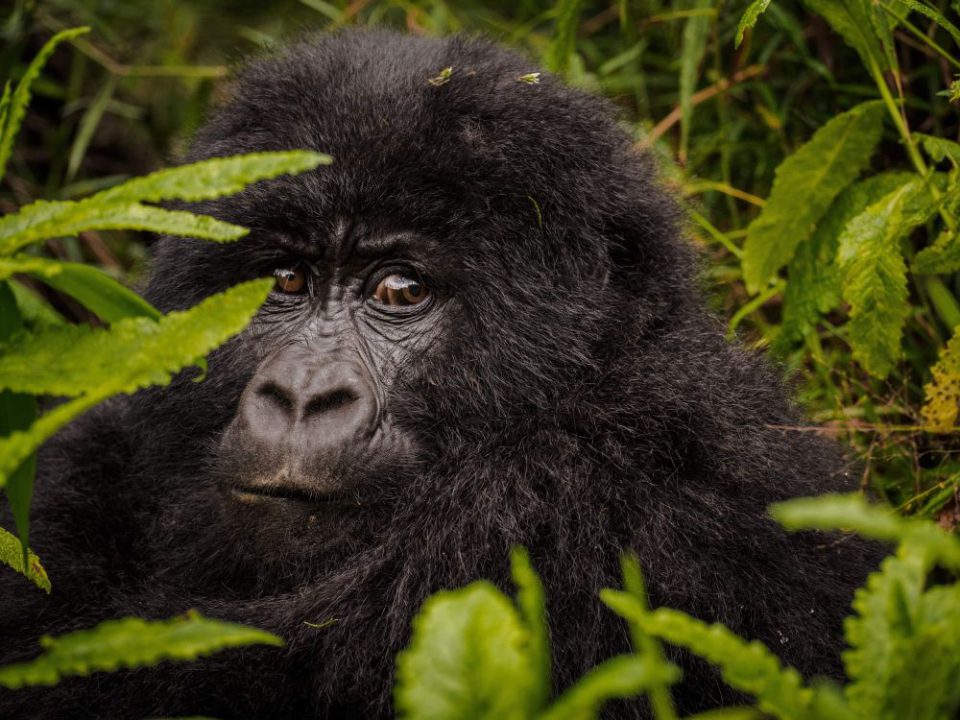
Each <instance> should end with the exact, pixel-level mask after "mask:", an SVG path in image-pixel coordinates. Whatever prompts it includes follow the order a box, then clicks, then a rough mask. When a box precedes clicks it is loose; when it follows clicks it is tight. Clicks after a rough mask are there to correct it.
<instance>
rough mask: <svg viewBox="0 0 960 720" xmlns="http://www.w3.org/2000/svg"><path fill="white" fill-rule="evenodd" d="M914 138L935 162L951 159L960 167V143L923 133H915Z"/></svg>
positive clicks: (955, 165)
mask: <svg viewBox="0 0 960 720" xmlns="http://www.w3.org/2000/svg"><path fill="white" fill-rule="evenodd" d="M913 138H914V140H917V141H918V142H919V143H920V146H921V147H922V148H923V149H924V150H925V151H926V153H927V155H929V156H930V159H931V160H933V161H934V162H943V161H944V160H949V161H950V162H951V163H952V164H953V166H954V167H960V143H957V142H954V141H953V140H947V139H946V138H941V137H936V136H934V135H924V134H923V133H913Z"/></svg>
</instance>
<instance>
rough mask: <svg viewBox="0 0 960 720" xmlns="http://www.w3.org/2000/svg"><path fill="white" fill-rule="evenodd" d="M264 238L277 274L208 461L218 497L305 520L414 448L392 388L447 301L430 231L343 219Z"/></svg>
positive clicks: (352, 497) (334, 505)
mask: <svg viewBox="0 0 960 720" xmlns="http://www.w3.org/2000/svg"><path fill="white" fill-rule="evenodd" d="M274 247H275V248H276V250H277V253H276V254H275V259H274V264H275V266H274V267H273V268H272V271H273V274H274V276H275V277H276V283H275V286H274V289H273V291H272V292H271V294H270V297H269V298H268V300H267V302H266V304H265V305H264V307H263V308H262V310H261V312H260V313H259V315H258V317H257V319H256V320H255V321H254V323H253V325H252V326H251V331H250V339H249V340H248V342H251V343H254V344H255V346H256V349H257V350H259V352H258V353H257V354H258V355H260V356H262V357H264V359H263V360H262V362H260V364H259V366H258V367H257V369H256V372H255V373H254V375H253V377H252V379H251V380H250V382H249V383H248V384H247V386H246V388H245V389H244V391H243V394H242V396H241V398H240V402H239V405H238V408H237V413H236V416H235V417H234V419H233V420H232V422H231V423H230V425H229V427H228V428H227V430H226V432H225V433H224V435H223V438H222V440H221V442H220V444H219V447H218V449H217V457H218V460H217V465H218V467H219V468H220V473H219V475H220V477H221V483H220V485H221V489H222V491H223V493H224V495H225V498H226V501H227V503H239V504H241V505H244V506H247V507H251V508H259V509H261V510H263V511H266V512H268V513H270V512H272V513H278V514H282V515H284V516H285V517H287V518H288V519H289V518H290V517H296V516H300V515H303V514H304V513H305V514H307V516H308V518H309V519H310V521H311V522H314V523H315V522H317V518H318V517H323V516H324V514H337V515H342V513H343V512H344V510H345V509H350V508H358V507H362V506H363V505H364V502H365V500H370V499H371V495H372V493H373V492H374V486H375V487H376V490H377V491H381V492H382V490H383V488H384V486H385V483H383V482H375V481H376V480H377V479H378V478H379V477H380V476H387V477H389V476H391V475H395V474H396V468H397V467H398V466H399V467H403V466H405V465H409V464H410V463H411V462H412V461H413V459H414V458H415V457H416V456H417V452H416V448H415V443H414V440H413V438H412V437H411V435H410V434H409V433H407V432H405V431H404V430H403V429H402V428H401V427H400V426H399V425H398V424H397V422H396V419H395V412H394V409H393V408H392V407H391V390H393V389H394V388H396V386H397V385H398V383H399V382H400V380H401V378H402V374H403V371H404V368H405V367H407V366H408V365H409V363H410V362H411V359H413V358H416V357H419V356H423V355H424V354H426V353H428V352H429V350H430V347H431V346H432V345H433V344H434V343H435V342H436V341H437V340H438V338H439V337H440V335H441V333H442V328H443V326H444V321H445V318H446V317H447V316H448V315H449V310H450V307H451V304H452V303H454V302H455V301H454V300H453V296H452V294H451V292H450V290H449V288H448V287H446V286H445V285H444V283H443V282H442V275H443V273H442V269H441V268H440V267H438V266H437V263H436V260H435V258H436V253H432V252H431V243H430V242H429V241H428V240H427V239H425V238H423V237H419V236H417V235H416V234H414V233H403V232H382V231H377V232H371V231H369V230H367V229H365V228H364V227H363V226H362V225H360V224H356V223H349V222H341V223H338V224H337V225H336V226H335V229H334V231H333V232H332V233H331V234H330V235H329V236H328V237H327V238H324V239H321V240H320V241H319V242H317V241H310V242H304V241H302V240H298V239H294V238H290V237H282V238H279V239H278V240H277V242H276V243H275V245H274ZM262 262H264V263H267V262H269V260H268V259H267V258H264V259H263V260H262ZM251 349H253V348H251ZM387 484H388V483H387Z"/></svg>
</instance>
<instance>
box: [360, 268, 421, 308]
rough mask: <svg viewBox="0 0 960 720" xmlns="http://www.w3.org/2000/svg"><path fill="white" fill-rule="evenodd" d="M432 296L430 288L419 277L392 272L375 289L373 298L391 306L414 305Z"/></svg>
mask: <svg viewBox="0 0 960 720" xmlns="http://www.w3.org/2000/svg"><path fill="white" fill-rule="evenodd" d="M429 297H430V290H429V289H428V288H427V286H426V285H424V284H423V282H422V281H421V280H420V279H419V278H415V277H410V276H409V275H401V274H400V273H391V274H390V275H387V276H386V277H385V278H384V279H383V280H381V281H380V282H379V283H378V284H377V287H376V289H375V290H374V291H373V299H374V300H376V301H377V302H378V303H380V304H381V305H387V306H390V307H413V306H414V305H420V304H421V303H423V302H424V301H425V300H426V299H427V298H429Z"/></svg>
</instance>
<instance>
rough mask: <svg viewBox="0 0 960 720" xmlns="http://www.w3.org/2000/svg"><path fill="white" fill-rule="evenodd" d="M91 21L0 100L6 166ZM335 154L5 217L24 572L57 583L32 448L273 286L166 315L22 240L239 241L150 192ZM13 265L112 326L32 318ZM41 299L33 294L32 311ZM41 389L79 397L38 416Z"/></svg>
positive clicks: (292, 168)
mask: <svg viewBox="0 0 960 720" xmlns="http://www.w3.org/2000/svg"><path fill="white" fill-rule="evenodd" d="M82 32H85V31H84V30H82V29H81V30H76V31H67V32H63V33H60V34H58V35H57V36H55V37H54V38H53V39H52V40H50V42H48V43H47V44H46V45H45V46H44V49H43V50H42V51H41V52H40V54H39V55H38V56H37V57H36V58H35V59H34V60H33V62H32V63H31V64H30V66H29V67H28V69H27V71H26V73H25V74H24V75H23V77H22V78H21V80H20V82H19V83H18V85H17V88H16V90H14V91H12V92H10V91H9V84H8V86H7V90H5V91H4V95H3V99H2V101H0V167H2V166H3V165H4V164H5V162H6V159H7V158H8V157H9V155H10V148H11V147H12V143H13V139H14V137H15V136H16V134H17V132H18V130H19V127H20V124H21V122H22V120H23V117H24V115H25V113H26V105H27V102H28V100H29V97H30V86H31V84H32V83H33V82H34V81H35V80H36V79H37V78H38V76H39V74H40V70H41V68H42V66H43V64H44V63H45V61H46V59H47V58H48V57H49V56H50V55H51V53H52V52H53V50H54V48H55V46H56V45H57V43H59V42H61V41H62V40H66V39H72V38H76V37H77V36H78V35H79V34H81V33H82ZM329 162H330V158H329V157H328V156H326V155H322V154H320V153H315V152H305V151H291V152H277V153H256V154H252V155H246V156H240V157H231V158H216V159H212V160H206V161H203V162H200V163H197V164H195V165H190V166H185V167H179V168H173V169H170V170H162V171H160V172H156V173H153V174H152V175H147V176H146V177H143V178H138V179H134V180H130V181H129V182H126V183H123V184H120V185H117V186H115V187H111V188H109V189H106V190H102V191H101V192H98V193H95V194H94V195H92V196H91V197H89V198H86V199H84V200H79V201H55V202H50V201H43V200H41V201H37V202H34V203H32V204H30V205H27V206H26V207H24V208H23V209H21V210H20V212H17V213H11V214H8V215H5V216H4V217H3V218H0V410H2V411H3V412H2V413H0V418H2V420H0V488H3V489H4V490H5V494H6V498H7V501H8V502H9V504H10V507H11V509H12V511H13V516H14V521H15V523H16V526H17V530H18V534H19V538H20V546H21V547H20V559H19V561H15V560H14V559H13V558H12V557H11V555H10V552H9V551H8V548H7V547H6V545H5V546H4V548H5V549H4V552H3V555H2V559H3V561H4V562H6V563H7V564H8V565H10V566H11V567H13V568H14V569H18V570H20V571H21V572H22V571H24V569H25V568H27V569H29V570H28V573H29V574H28V576H29V577H30V578H31V579H32V580H34V582H36V583H37V584H38V585H40V586H41V587H45V589H49V582H48V581H47V579H46V576H45V575H44V574H42V568H40V566H39V562H38V561H37V560H36V558H35V556H33V555H31V554H30V553H29V551H28V549H27V548H28V543H29V531H30V527H29V510H30V501H31V497H32V494H33V476H34V464H35V453H36V450H37V449H38V448H39V447H40V445H41V444H42V443H43V442H44V441H45V440H46V439H47V438H49V437H50V436H51V435H53V434H54V433H55V432H56V431H57V430H59V429H60V428H62V427H63V426H64V425H65V424H66V423H68V422H69V421H70V420H72V419H74V418H75V417H77V416H78V415H80V414H81V413H83V412H85V411H86V410H89V409H90V408H91V407H93V406H94V405H96V404H97V403H99V402H101V401H103V400H105V399H107V398H109V397H111V396H113V395H117V394H120V393H132V392H135V391H136V390H139V389H141V388H144V387H147V386H150V385H163V384H166V383H168V382H169V381H170V379H171V377H172V376H173V375H174V374H175V373H177V372H179V371H180V370H182V369H184V368H186V367H189V366H191V365H196V364H200V365H203V363H204V359H203V358H204V356H205V355H206V354H207V353H208V352H210V351H211V350H213V349H214V348H215V347H217V346H218V345H219V344H220V343H222V342H224V341H225V340H227V339H228V338H230V337H231V336H233V335H235V334H236V333H238V332H240V331H241V330H242V329H243V328H244V326H246V324H247V322H248V321H249V320H250V318H251V317H252V315H253V314H254V313H255V312H256V311H257V309H258V308H259V307H260V305H261V304H262V302H263V300H264V298H265V297H266V294H267V293H268V292H269V288H270V286H271V281H270V280H257V281H252V282H249V283H245V284H243V285H239V286H237V287H234V288H231V289H229V290H227V291H226V292H223V293H221V294H219V295H215V296H213V297H211V298H208V299H207V300H205V301H203V302H202V303H200V304H199V305H198V306H197V307H195V308H192V309H190V310H188V311H185V312H175V313H170V314H168V315H161V314H160V313H159V312H158V311H157V310H156V309H155V308H153V307H151V306H150V304H149V303H147V302H146V301H145V300H143V299H142V298H140V297H139V296H137V295H136V294H135V293H133V292H131V291H130V290H128V289H126V288H125V287H123V286H122V285H121V284H119V283H118V282H116V281H115V280H113V279H111V278H110V277H109V276H107V275H106V274H105V273H103V272H101V271H99V270H97V269H95V268H91V267H88V266H86V265H83V264H80V263H70V262H62V261H60V260H53V259H50V258H46V257H42V256H38V255H34V254H29V253H28V252H18V251H21V250H23V249H25V248H27V247H28V246H29V245H32V244H34V243H37V242H40V241H46V240H49V239H52V238H62V237H68V236H72V235H76V234H78V233H81V232H87V231H93V230H111V229H117V228H136V229H146V230H152V231H154V232H161V233H168V234H171V235H182V236H192V237H198V238H206V239H210V240H216V241H228V240H235V239H237V238H239V237H241V236H243V235H244V234H245V233H246V232H247V231H246V230H245V229H244V228H241V227H238V226H235V225H231V224H229V223H225V222H222V221H220V220H216V219H214V218H212V217H208V216H203V215H194V214H192V213H189V212H184V211H172V210H165V209H162V208H159V207H154V206H151V205H144V204H142V203H145V202H158V201H161V200H183V201H199V200H208V199H213V198H217V197H221V196H223V195H226V194H230V193H235V192H238V191H240V190H242V189H243V188H244V187H245V186H246V185H248V184H250V183H252V182H255V181H258V180H266V179H270V178H275V177H277V176H279V175H283V174H288V173H300V172H304V171H307V170H312V169H314V168H316V167H317V166H319V165H321V164H325V163H329ZM15 276H32V277H34V278H37V279H39V280H40V281H42V282H43V283H44V284H46V285H48V286H49V287H52V288H55V289H56V290H58V291H60V292H61V293H64V294H65V295H68V296H71V297H73V298H74V299H76V300H77V301H79V302H80V303H81V304H82V305H83V306H85V307H86V308H88V309H89V310H90V311H92V312H93V313H95V314H96V315H98V316H99V317H100V319H101V320H103V321H104V322H106V323H109V327H107V328H97V329H94V328H91V327H89V326H87V325H70V324H64V323H57V322H46V323H43V324H42V325H40V324H37V325H35V326H27V325H25V324H24V323H23V317H24V312H25V311H26V309H27V307H26V306H25V307H24V308H23V309H21V307H20V304H19V302H20V300H19V299H21V298H26V297H29V294H25V293H24V291H23V290H21V292H19V293H16V292H14V290H13V289H12V288H13V287H15V286H16V284H17V283H18V281H17V280H15V279H14V278H15ZM11 282H14V283H15V285H14V286H11ZM37 307H38V305H37V303H36V302H34V304H33V306H32V311H34V312H35V311H36V309H37ZM39 307H42V305H41V306H39ZM35 396H61V397H64V396H65V397H68V398H70V400H68V401H67V402H64V403H62V404H59V405H56V406H55V407H53V409H51V410H49V411H48V412H46V413H45V414H43V415H42V416H41V417H39V418H37V417H36V401H35ZM37 568H39V570H37ZM38 578H40V579H39V580H38Z"/></svg>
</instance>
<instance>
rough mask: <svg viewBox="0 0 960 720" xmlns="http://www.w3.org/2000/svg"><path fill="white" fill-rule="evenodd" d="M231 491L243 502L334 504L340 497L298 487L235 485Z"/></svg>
mask: <svg viewBox="0 0 960 720" xmlns="http://www.w3.org/2000/svg"><path fill="white" fill-rule="evenodd" d="M230 491H231V492H232V493H233V494H234V495H237V496H239V498H240V499H241V500H243V501H249V500H251V499H253V498H255V497H257V498H269V499H273V500H294V501H297V502H305V503H312V504H315V505H316V504H323V503H334V502H337V501H338V500H339V497H338V496H337V495H336V494H334V493H318V492H314V491H311V490H309V489H307V488H304V487H301V486H297V485H277V484H270V485H233V486H232V487H230Z"/></svg>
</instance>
